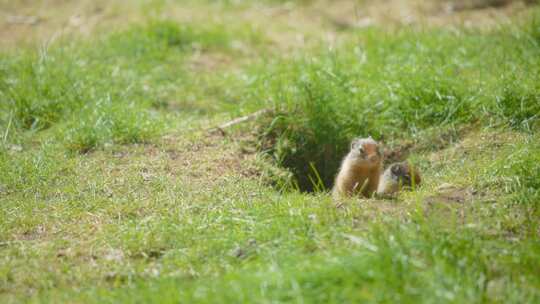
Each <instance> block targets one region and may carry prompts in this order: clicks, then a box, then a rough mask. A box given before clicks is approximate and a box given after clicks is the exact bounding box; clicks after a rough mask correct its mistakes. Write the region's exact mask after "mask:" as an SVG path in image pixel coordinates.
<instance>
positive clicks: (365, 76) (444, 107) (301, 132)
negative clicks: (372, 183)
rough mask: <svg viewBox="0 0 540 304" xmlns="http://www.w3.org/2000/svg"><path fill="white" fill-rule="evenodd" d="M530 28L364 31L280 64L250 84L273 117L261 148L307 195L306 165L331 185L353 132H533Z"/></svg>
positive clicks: (534, 69)
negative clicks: (477, 127)
mask: <svg viewBox="0 0 540 304" xmlns="http://www.w3.org/2000/svg"><path fill="white" fill-rule="evenodd" d="M536 26H537V25H536V23H534V22H532V23H531V22H529V23H527V24H526V25H523V26H522V27H520V28H519V29H516V28H501V29H497V30H493V31H491V32H489V33H484V32H479V31H471V30H461V31H449V30H444V29H439V30H435V31H429V32H417V31H411V30H409V29H403V30H400V31H398V32H397V33H396V34H393V35H389V34H387V33H384V32H380V31H378V30H373V29H368V30H362V31H359V32H358V34H357V39H355V40H353V41H352V42H351V43H349V44H348V45H346V46H344V47H341V48H339V49H337V50H331V51H326V50H322V51H320V52H319V53H317V54H316V55H314V56H310V57H308V58H296V59H293V60H290V61H286V62H282V63H278V64H277V65H278V66H280V68H277V69H276V70H272V71H271V72H270V73H269V74H266V75H268V76H266V77H260V81H259V82H258V83H257V84H256V85H255V87H256V88H255V90H256V92H257V93H255V94H256V96H257V97H256V98H258V99H261V100H268V101H269V106H271V107H273V108H275V109H276V113H278V114H276V116H275V117H273V118H272V119H266V120H263V121H261V126H262V128H261V129H262V131H261V132H260V139H261V147H262V149H263V150H264V151H267V152H268V153H269V154H271V155H273V157H274V158H275V159H276V160H277V161H278V162H279V163H280V164H282V165H283V166H285V167H288V168H290V169H291V171H292V172H293V173H294V174H295V175H296V176H297V179H298V180H299V183H300V185H301V187H302V188H303V189H305V190H310V189H312V187H313V185H312V184H311V182H310V181H311V180H313V178H314V177H315V176H311V175H312V174H311V173H310V172H311V171H312V169H311V168H310V165H309V164H310V163H314V165H315V167H316V169H317V172H319V173H320V175H321V177H322V179H323V181H324V183H325V184H326V186H327V187H330V186H331V184H332V179H333V176H334V174H335V172H336V170H337V166H338V165H339V159H340V158H341V157H342V156H343V155H344V154H345V153H346V152H347V148H348V141H349V140H350V139H351V138H353V137H356V136H373V137H374V138H375V139H379V140H381V139H382V140H383V141H384V139H391V140H393V141H395V140H398V141H399V140H402V139H415V140H417V141H418V140H419V141H422V136H421V134H422V132H424V130H427V129H429V128H433V127H444V128H449V127H450V128H454V127H459V126H463V125H468V124H481V125H485V126H500V125H508V126H510V127H513V128H517V129H519V130H526V131H529V132H535V131H537V130H538V128H539V121H540V117H539V114H538V113H540V106H539V105H540V103H539V99H538V98H539V96H540V95H539V94H540V91H539V90H538V89H539V88H538V85H537V83H539V81H540V77H539V76H540V75H539V73H538V70H539V67H540V59H539V58H540V51H539V50H540V49H539V48H538V40H537V38H535V37H536V36H534V35H535V34H534V33H536V30H537V29H536ZM488 50H489V51H488ZM250 98H253V97H250Z"/></svg>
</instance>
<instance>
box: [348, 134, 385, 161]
mask: <svg viewBox="0 0 540 304" xmlns="http://www.w3.org/2000/svg"><path fill="white" fill-rule="evenodd" d="M349 153H350V155H351V156H352V157H354V158H355V159H356V160H358V161H360V162H361V163H362V164H365V165H368V166H375V165H377V164H379V163H380V162H381V161H382V153H381V150H380V148H379V144H378V143H377V142H376V141H375V140H373V138H371V137H368V138H355V139H353V140H352V142H351V151H350V152H349Z"/></svg>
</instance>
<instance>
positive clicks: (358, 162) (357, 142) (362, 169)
mask: <svg viewBox="0 0 540 304" xmlns="http://www.w3.org/2000/svg"><path fill="white" fill-rule="evenodd" d="M381 170H382V154H381V151H380V148H379V144H378V143H377V142H376V141H375V140H373V139H372V138H371V137H368V138H355V139H354V140H353V141H352V142H351V149H350V151H349V153H348V154H347V156H345V158H344V159H343V161H342V162H341V167H340V169H339V173H338V174H337V176H336V179H335V182H334V188H333V190H332V193H333V196H334V198H339V197H348V196H351V195H354V194H356V193H359V192H360V193H362V195H363V196H365V197H371V196H372V195H373V193H374V192H375V191H377V186H378V184H379V178H380V176H381Z"/></svg>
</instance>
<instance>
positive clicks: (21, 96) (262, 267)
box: [0, 1, 540, 303]
mask: <svg viewBox="0 0 540 304" xmlns="http://www.w3.org/2000/svg"><path fill="white" fill-rule="evenodd" d="M191 5H193V6H191ZM282 5H283V6H282ZM299 5H301V7H302V8H303V9H305V11H303V12H304V13H305V14H311V13H312V10H315V8H316V7H317V5H318V4H317V3H316V2H312V1H302V3H300V4H299ZM334 5H338V4H334ZM134 7H135V8H133V7H129V8H127V7H126V15H128V12H129V14H134V13H133V10H135V11H136V10H144V11H141V12H138V13H139V14H140V15H142V16H146V17H141V19H139V20H138V21H137V22H135V23H125V24H123V25H122V26H121V27H119V28H118V29H112V30H111V29H108V30H107V29H103V30H100V31H97V32H96V33H94V34H92V35H90V36H88V37H81V36H78V35H76V34H75V33H71V34H69V35H67V36H64V37H60V38H59V39H57V40H56V41H52V42H50V43H49V44H46V45H44V46H40V47H37V48H32V47H31V46H24V47H21V48H20V49H19V50H17V51H16V52H15V51H10V50H5V51H2V53H1V55H0V100H1V101H2V102H1V103H0V172H2V174H0V206H1V207H0V301H1V302H3V303H4V302H5V303H16V302H36V303H41V302H45V303H48V302H74V303H79V302H80V303H103V302H105V303H116V302H160V303H162V302H163V303H172V302H174V303H177V302H181V303H184V302H187V303H216V302H218V303H237V302H261V303H267V302H296V303H344V302H346V303H349V302H377V303H379V302H405V303H417V302H437V303H439V302H442V303H456V302H459V303H461V302H473V303H500V302H504V303H535V302H538V301H540V293H539V290H540V279H539V278H540V264H539V263H538V259H539V258H540V256H539V255H540V248H539V243H538V233H539V231H540V222H539V221H538V219H539V218H540V209H539V208H538V201H539V199H540V185H539V182H538V181H539V180H540V176H539V175H538V174H539V172H540V168H539V165H538V164H539V163H540V159H539V155H540V146H539V144H538V143H539V140H540V138H539V134H538V128H539V124H540V122H539V121H540V117H539V116H538V113H540V108H539V104H540V100H539V96H540V93H539V91H538V89H539V87H538V83H539V74H538V70H539V68H540V61H539V59H538V58H540V56H538V55H540V54H539V53H538V43H539V42H540V40H539V37H540V35H539V29H540V28H539V27H538V23H537V16H538V12H537V9H532V8H531V11H530V12H528V15H527V16H528V17H527V18H523V19H522V20H518V19H512V20H513V21H512V23H509V24H506V25H500V26H497V27H494V28H489V29H485V28H465V27H460V26H453V27H451V28H450V27H447V28H438V27H422V28H418V27H414V26H409V27H403V28H401V29H394V28H389V29H388V28H382V27H378V26H372V27H367V28H362V29H349V30H346V31H343V32H341V34H340V36H339V39H338V40H337V42H336V43H335V44H334V45H333V46H332V48H331V49H329V48H328V44H327V43H326V42H325V41H323V40H316V41H315V42H313V41H312V43H310V44H305V45H303V46H302V47H298V48H297V49H295V50H292V51H291V50H289V49H288V48H282V46H281V44H280V43H275V42H274V40H273V39H275V34H276V32H279V31H280V29H281V27H282V26H284V23H283V19H280V18H282V17H280V16H279V14H278V15H273V14H271V13H269V14H270V15H269V16H270V17H268V16H266V15H265V13H264V12H273V10H276V9H278V10H279V9H280V8H282V9H284V10H285V11H287V10H291V7H292V8H294V7H295V6H294V5H292V6H291V4H282V2H281V1H272V3H270V1H269V2H265V3H259V4H250V3H233V2H231V3H227V4H225V3H221V2H220V3H210V2H209V3H206V2H204V3H199V4H197V5H195V4H190V3H188V2H186V3H185V7H183V6H179V5H178V4H170V3H166V2H160V1H157V2H141V3H139V5H137V6H134ZM186 7H187V8H192V9H193V10H194V11H193V15H196V14H197V13H198V14H202V15H204V14H205V13H208V14H209V15H211V18H210V17H209V18H208V20H207V21H208V22H201V21H200V20H196V19H193V20H190V21H186V22H183V21H179V20H183V19H181V18H177V19H175V18H170V16H168V17H167V16H166V13H169V12H175V11H177V10H181V9H186ZM253 7H255V8H256V10H257V12H258V13H257V14H259V15H256V16H257V17H258V18H260V19H261V20H269V19H264V18H270V19H272V20H275V22H273V23H272V22H269V23H268V26H267V27H263V28H260V27H257V26H255V24H256V21H253V20H255V19H258V18H253V17H250V16H251V15H250V14H253V11H252V9H253ZM211 12H218V13H219V15H221V17H222V18H223V19H219V18H217V17H215V16H214V15H212V13H211ZM160 14H164V15H165V17H163V16H161V17H158V16H159V15H160ZM147 15H148V16H147ZM130 16H131V15H130ZM240 16H244V17H245V18H246V19H243V18H240ZM305 17H306V19H310V18H313V19H316V16H315V15H305ZM122 18H123V17H122ZM250 18H252V19H250ZM224 20H228V22H229V23H224V22H225V21H224ZM259 22H260V21H259ZM310 22H313V21H310ZM310 24H311V23H310ZM313 24H318V23H316V22H314V23H313ZM325 24H326V23H325V22H321V23H320V24H318V25H317V26H319V27H320V28H317V29H319V30H321V31H322V30H324V29H327V28H326V25H325ZM224 25H227V26H224ZM311 30H313V29H311ZM305 34H306V36H309V35H311V34H308V33H305ZM310 37H311V36H310ZM284 44H287V43H284ZM261 108H269V109H272V110H273V111H272V112H271V113H270V114H268V115H265V116H262V117H259V118H258V119H256V120H255V121H252V122H248V123H245V124H242V125H240V126H236V127H234V128H230V129H226V130H225V134H224V136H222V135H220V134H214V133H212V132H209V131H208V129H209V128H210V127H212V126H215V125H218V124H219V123H221V122H223V121H227V120H228V119H230V118H231V117H236V116H240V115H244V114H249V113H251V112H253V111H256V110H259V109H261ZM368 134H369V135H372V136H373V137H374V138H376V139H378V140H381V141H382V142H384V144H385V147H386V149H387V150H390V151H395V152H399V153H397V154H399V155H400V156H399V157H401V158H405V157H407V158H408V159H409V160H411V161H413V162H414V163H415V164H416V165H417V166H418V167H419V168H420V169H421V171H422V174H423V177H424V178H423V180H425V183H424V185H422V186H421V187H420V188H419V189H416V190H415V191H412V192H403V193H401V194H400V195H399V196H398V197H397V199H395V200H377V199H358V198H353V199H351V200H349V201H347V202H346V204H344V205H342V206H341V207H336V206H335V204H334V203H333V202H332V199H331V197H330V195H329V194H328V193H327V192H326V191H324V189H325V188H326V189H327V188H329V187H331V182H332V179H333V177H334V175H335V171H336V168H337V166H338V164H339V161H340V159H341V156H342V155H343V154H344V153H346V150H347V148H348V146H349V145H348V142H349V141H350V139H351V138H353V137H356V136H359V135H362V136H366V135H368ZM314 182H315V184H316V185H315V187H314V185H313V183H314ZM445 183H446V184H447V185H446V187H448V184H450V189H451V190H449V191H453V192H450V194H448V193H447V192H445V191H448V190H444V187H442V188H441V187H440V186H441V185H443V184H445ZM291 184H292V185H293V186H291ZM295 187H296V188H297V189H294V188H295ZM313 188H315V189H313ZM298 190H301V191H298ZM312 190H316V191H312Z"/></svg>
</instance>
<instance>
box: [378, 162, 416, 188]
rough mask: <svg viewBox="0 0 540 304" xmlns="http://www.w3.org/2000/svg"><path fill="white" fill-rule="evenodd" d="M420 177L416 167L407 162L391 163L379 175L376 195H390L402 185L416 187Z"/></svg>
mask: <svg viewBox="0 0 540 304" xmlns="http://www.w3.org/2000/svg"><path fill="white" fill-rule="evenodd" d="M421 182H422V178H421V177H420V173H419V172H418V170H417V169H416V168H414V167H413V166H412V165H410V164H409V163H407V162H401V163H393V164H391V165H390V166H389V167H388V168H387V169H386V170H385V171H384V173H383V175H382V176H381V179H380V182H379V187H378V189H377V195H380V196H391V195H393V194H395V193H396V192H398V191H399V190H400V189H401V188H403V187H412V188H414V187H416V186H418V185H420V183H421Z"/></svg>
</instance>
